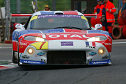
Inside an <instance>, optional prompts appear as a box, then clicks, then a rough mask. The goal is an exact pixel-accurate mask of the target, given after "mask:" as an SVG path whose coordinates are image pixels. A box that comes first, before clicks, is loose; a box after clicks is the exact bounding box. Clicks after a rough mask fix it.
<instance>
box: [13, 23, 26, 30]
mask: <svg viewBox="0 0 126 84" xmlns="http://www.w3.org/2000/svg"><path fill="white" fill-rule="evenodd" d="M15 28H16V29H22V30H25V28H24V25H22V24H20V23H17V24H16V25H15Z"/></svg>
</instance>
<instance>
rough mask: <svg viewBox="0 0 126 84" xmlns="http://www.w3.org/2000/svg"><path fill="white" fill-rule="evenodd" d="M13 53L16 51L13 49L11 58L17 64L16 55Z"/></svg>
mask: <svg viewBox="0 0 126 84" xmlns="http://www.w3.org/2000/svg"><path fill="white" fill-rule="evenodd" d="M15 54H16V51H13V58H12V62H13V63H16V64H17V63H18V58H17V57H16V55H15Z"/></svg>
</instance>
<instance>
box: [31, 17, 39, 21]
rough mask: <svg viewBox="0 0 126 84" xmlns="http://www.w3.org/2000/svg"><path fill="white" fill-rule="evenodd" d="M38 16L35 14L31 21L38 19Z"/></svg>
mask: <svg viewBox="0 0 126 84" xmlns="http://www.w3.org/2000/svg"><path fill="white" fill-rule="evenodd" d="M37 18H38V16H33V17H32V18H31V20H30V21H32V20H35V19H37Z"/></svg>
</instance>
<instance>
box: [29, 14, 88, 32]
mask: <svg viewBox="0 0 126 84" xmlns="http://www.w3.org/2000/svg"><path fill="white" fill-rule="evenodd" d="M54 28H76V29H83V30H86V29H89V24H88V21H87V19H86V18H85V17H84V16H79V15H39V16H33V17H32V18H31V20H30V22H29V24H28V29H39V30H43V29H54Z"/></svg>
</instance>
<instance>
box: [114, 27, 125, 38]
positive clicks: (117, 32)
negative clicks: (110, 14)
mask: <svg viewBox="0 0 126 84" xmlns="http://www.w3.org/2000/svg"><path fill="white" fill-rule="evenodd" d="M112 37H113V39H124V38H126V25H114V26H113V29H112Z"/></svg>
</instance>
